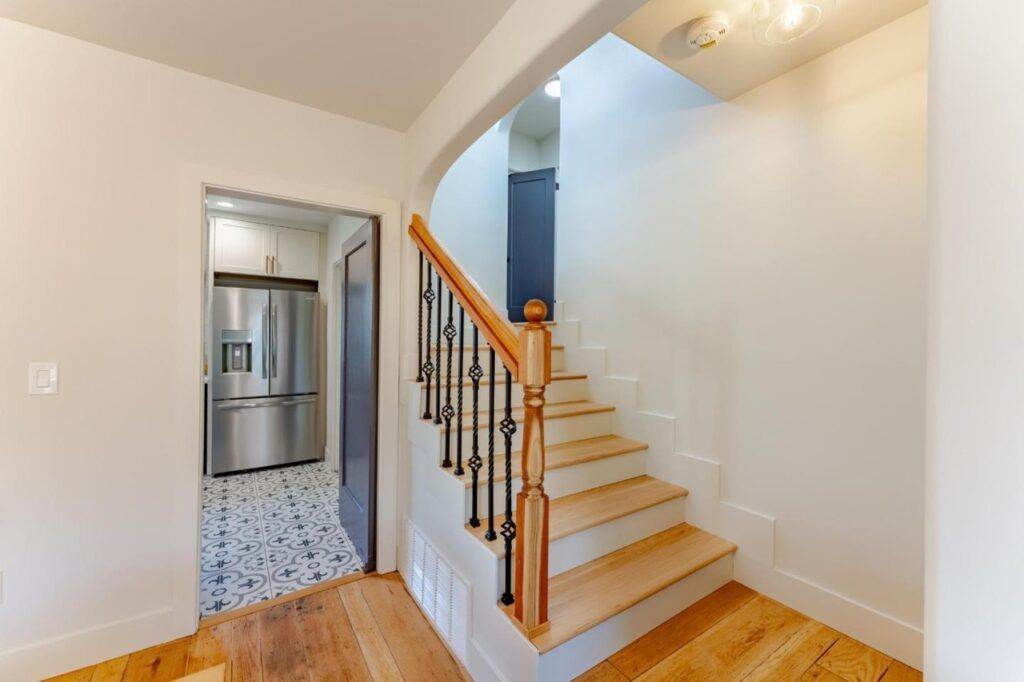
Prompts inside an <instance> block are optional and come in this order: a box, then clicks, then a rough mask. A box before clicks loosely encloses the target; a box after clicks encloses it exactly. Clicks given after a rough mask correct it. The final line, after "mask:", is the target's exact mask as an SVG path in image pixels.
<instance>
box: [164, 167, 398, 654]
mask: <svg viewBox="0 0 1024 682" xmlns="http://www.w3.org/2000/svg"><path fill="white" fill-rule="evenodd" d="M208 189H215V190H227V191H232V192H243V193H248V194H254V195H260V196H264V197H267V198H271V199H279V200H284V201H293V202H299V203H304V204H312V205H316V206H322V207H324V208H325V209H328V210H335V211H344V212H348V213H357V214H363V215H366V216H367V217H370V216H376V217H377V218H378V220H379V221H380V227H379V230H380V232H379V238H380V266H379V267H380V309H379V321H378V324H379V325H380V335H379V342H378V351H379V356H378V367H377V372H378V396H377V409H378V416H379V419H378V429H377V442H378V446H377V447H378V455H377V467H378V479H377V481H378V482H377V524H376V525H377V569H378V571H379V572H388V571H393V570H396V569H397V566H398V544H399V540H400V537H401V535H400V527H399V522H400V519H399V515H398V509H399V488H398V479H399V476H398V462H399V436H398V431H399V430H398V429H390V430H389V429H386V428H384V425H386V424H398V423H399V414H400V405H399V396H400V365H401V362H400V360H401V346H400V340H401V291H402V286H401V283H402V267H401V266H402V261H401V251H402V248H401V247H402V241H401V236H402V213H401V204H400V202H399V201H397V200H395V199H390V198H387V197H382V196H374V195H368V194H363V193H361V192H358V191H355V190H354V189H351V188H345V187H341V188H339V187H324V186H321V185H315V184H310V183H303V182H296V181H290V180H284V179H281V178H280V177H274V176H269V175H264V174H258V173H248V172H244V171H237V170H230V169H222V168H212V167H208V166H201V165H193V164H182V165H181V166H179V170H178V191H179V199H180V201H179V202H178V206H179V207H180V209H179V210H181V211H182V212H184V215H179V216H178V217H179V218H180V219H181V220H182V224H183V225H191V226H193V227H192V228H190V229H188V230H187V231H185V232H184V233H183V234H182V235H181V239H180V240H179V241H178V244H177V245H176V248H177V250H178V264H179V268H178V275H179V276H178V280H177V289H178V291H177V293H178V300H179V301H180V302H181V305H180V306H179V309H178V310H177V311H176V314H177V315H178V316H179V321H180V325H181V328H182V329H183V330H184V331H185V332H186V334H185V338H182V339H179V340H178V342H179V343H183V344H185V345H184V346H180V345H179V346H178V348H179V349H180V350H182V351H183V354H181V355H179V357H181V358H182V360H181V361H182V362H183V363H186V368H184V369H185V371H186V372H188V373H189V375H190V376H191V386H190V390H189V398H188V401H187V404H186V405H183V406H181V407H180V409H182V410H184V411H185V412H186V413H187V418H186V419H187V422H188V423H189V425H190V428H189V429H188V432H187V433H185V434H183V438H182V441H181V442H182V444H183V445H184V447H183V448H182V450H181V452H180V454H179V455H178V456H177V457H178V459H179V467H178V469H177V471H178V472H179V474H178V477H177V478H176V479H175V480H174V481H170V482H168V484H169V485H170V486H172V487H173V490H174V492H175V495H174V496H173V499H174V500H175V502H174V504H173V508H172V509H169V510H168V514H172V515H173V518H174V519H180V520H181V522H180V524H177V523H176V524H175V527H176V529H177V530H176V531H175V533H174V535H173V537H169V538H168V554H169V556H168V558H169V561H170V563H171V581H172V585H171V588H172V594H173V606H172V612H173V622H174V623H175V625H174V626H173V629H174V630H175V631H176V632H177V633H180V634H181V635H184V634H190V633H194V632H195V631H196V630H197V628H198V625H199V608H198V605H199V579H200V568H199V562H200V552H199V548H200V542H201V538H200V532H201V515H202V476H203V473H202V452H203V412H204V410H205V409H206V405H205V403H204V401H203V358H204V343H205V332H204V330H205V324H206V321H205V315H204V314H205V309H204V299H205V295H206V284H207V282H206V269H207V263H208V262H209V261H208V259H209V258H211V252H210V229H209V225H208V223H207V220H206V211H205V198H206V192H207V190H208ZM195 226H198V227H199V229H198V230H196V229H195ZM333 260H334V259H333V258H331V257H330V256H329V255H327V256H326V257H325V258H324V259H323V260H322V266H324V267H332V266H333ZM332 289H333V283H332ZM172 314H175V313H172ZM188 347H191V349H192V350H191V351H188V350H187V349H188ZM189 356H191V358H192V359H193V362H194V364H192V367H193V369H192V370H191V371H190V370H188V369H187V366H188V365H187V363H189ZM171 397H172V398H173V396H171ZM328 399H330V397H329V398H328Z"/></svg>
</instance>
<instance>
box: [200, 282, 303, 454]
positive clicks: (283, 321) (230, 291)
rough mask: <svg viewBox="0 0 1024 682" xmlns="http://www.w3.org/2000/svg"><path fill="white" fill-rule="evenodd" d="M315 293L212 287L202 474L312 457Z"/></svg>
mask: <svg viewBox="0 0 1024 682" xmlns="http://www.w3.org/2000/svg"><path fill="white" fill-rule="evenodd" d="M317 309H318V306H317V293H316V292H315V291H287V290H279V289H250V288H242V287H225V286H215V287H214V288H213V309H212V311H211V312H212V322H213V324H212V331H213V344H214V348H213V358H212V360H213V362H212V376H211V384H212V391H213V449H212V453H211V457H210V467H209V470H210V473H213V474H223V473H226V472H230V471H245V470H247V469H255V468H258V467H266V466H273V465H276V464H287V463H290V462H301V461H304V460H312V459H319V458H320V453H318V452H317V447H316V443H317V429H316V424H317V399H318V396H317V334H316V332H317Z"/></svg>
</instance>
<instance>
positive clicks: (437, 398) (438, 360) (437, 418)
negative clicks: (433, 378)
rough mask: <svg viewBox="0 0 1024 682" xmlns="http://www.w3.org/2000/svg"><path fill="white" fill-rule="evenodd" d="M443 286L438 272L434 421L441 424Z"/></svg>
mask: <svg viewBox="0 0 1024 682" xmlns="http://www.w3.org/2000/svg"><path fill="white" fill-rule="evenodd" d="M442 286H444V285H443V284H442V283H441V273H440V272H438V273H437V339H436V341H435V343H436V344H437V348H436V352H435V355H434V364H435V365H437V384H436V385H435V386H434V399H435V401H436V402H437V411H436V412H434V423H435V424H440V423H441V308H443V307H444V306H442V305H441V301H442V298H441V293H442V292H443V289H442V288H441V287H442Z"/></svg>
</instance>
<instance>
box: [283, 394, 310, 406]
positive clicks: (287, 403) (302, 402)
mask: <svg viewBox="0 0 1024 682" xmlns="http://www.w3.org/2000/svg"><path fill="white" fill-rule="evenodd" d="M315 402H316V397H315V396H314V397H310V398H299V399H298V400H285V401H284V402H280V403H277V404H278V405H280V406H282V407H288V406H291V405H307V404H309V403H315Z"/></svg>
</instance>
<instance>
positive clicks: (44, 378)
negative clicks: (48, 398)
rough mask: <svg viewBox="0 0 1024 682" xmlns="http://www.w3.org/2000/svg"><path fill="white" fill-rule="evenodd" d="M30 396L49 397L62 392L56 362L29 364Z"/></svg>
mask: <svg viewBox="0 0 1024 682" xmlns="http://www.w3.org/2000/svg"><path fill="white" fill-rule="evenodd" d="M28 392H29V395H48V394H51V393H59V392H60V381H59V377H58V374H57V363H56V362H30V363H28Z"/></svg>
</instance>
